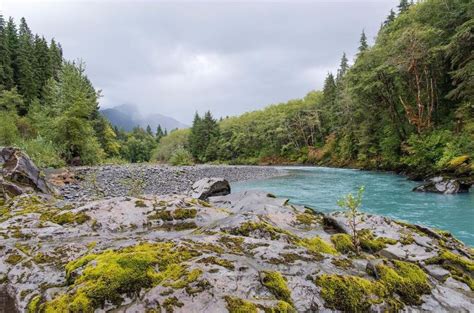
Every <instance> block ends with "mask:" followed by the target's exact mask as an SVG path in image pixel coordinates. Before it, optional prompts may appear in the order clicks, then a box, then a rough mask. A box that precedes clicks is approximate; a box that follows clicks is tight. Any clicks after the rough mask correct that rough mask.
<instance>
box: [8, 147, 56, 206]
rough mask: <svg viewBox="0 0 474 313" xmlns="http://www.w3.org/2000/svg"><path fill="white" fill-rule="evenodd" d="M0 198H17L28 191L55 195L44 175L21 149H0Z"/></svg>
mask: <svg viewBox="0 0 474 313" xmlns="http://www.w3.org/2000/svg"><path fill="white" fill-rule="evenodd" d="M0 166H1V168H0V197H1V196H3V197H4V198H8V197H12V196H17V195H19V194H22V193H25V192H27V191H30V190H32V191H36V192H40V193H44V194H55V193H56V191H55V189H54V188H53V187H52V186H51V185H50V184H48V182H47V181H46V179H45V177H44V175H43V174H42V173H41V171H40V170H39V169H38V168H37V167H36V165H35V164H34V163H33V161H31V159H30V158H29V157H28V156H27V155H26V154H25V153H23V152H22V151H21V150H20V149H17V148H12V147H3V148H0Z"/></svg>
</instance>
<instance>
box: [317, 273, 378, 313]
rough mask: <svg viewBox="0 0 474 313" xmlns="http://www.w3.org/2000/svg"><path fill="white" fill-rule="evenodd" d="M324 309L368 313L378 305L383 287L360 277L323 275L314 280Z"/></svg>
mask: <svg viewBox="0 0 474 313" xmlns="http://www.w3.org/2000/svg"><path fill="white" fill-rule="evenodd" d="M315 282H316V284H317V285H318V286H319V287H321V296H322V297H323V299H324V301H325V302H326V307H328V308H330V309H337V310H341V311H345V312H368V311H369V309H370V307H371V305H372V304H373V303H380V302H382V301H383V300H382V299H383V297H384V296H385V294H386V289H385V287H384V286H383V285H382V284H380V283H378V282H373V281H370V280H367V279H364V278H361V277H356V276H342V275H336V274H332V275H329V274H324V275H321V276H318V277H317V278H316V281H315Z"/></svg>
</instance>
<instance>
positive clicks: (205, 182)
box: [191, 177, 230, 200]
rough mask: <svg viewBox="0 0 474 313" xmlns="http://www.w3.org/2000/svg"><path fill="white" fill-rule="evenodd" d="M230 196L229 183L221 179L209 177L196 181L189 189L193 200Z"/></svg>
mask: <svg viewBox="0 0 474 313" xmlns="http://www.w3.org/2000/svg"><path fill="white" fill-rule="evenodd" d="M228 194H230V185H229V182H228V181H227V180H225V179H223V178H217V177H210V178H203V179H201V180H198V181H197V182H195V183H194V184H193V186H192V187H191V196H192V197H193V198H195V199H201V200H207V199H208V198H209V197H213V196H214V197H215V196H225V195H228Z"/></svg>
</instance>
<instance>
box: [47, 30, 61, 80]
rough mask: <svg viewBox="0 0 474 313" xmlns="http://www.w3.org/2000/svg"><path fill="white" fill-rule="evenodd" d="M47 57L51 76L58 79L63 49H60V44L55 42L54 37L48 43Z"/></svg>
mask: <svg viewBox="0 0 474 313" xmlns="http://www.w3.org/2000/svg"><path fill="white" fill-rule="evenodd" d="M49 59H50V64H51V72H52V74H53V77H54V78H55V79H56V80H58V79H59V77H58V75H59V71H60V70H61V66H62V63H63V51H62V49H61V45H59V44H57V43H56V41H55V40H54V39H51V43H50V45H49Z"/></svg>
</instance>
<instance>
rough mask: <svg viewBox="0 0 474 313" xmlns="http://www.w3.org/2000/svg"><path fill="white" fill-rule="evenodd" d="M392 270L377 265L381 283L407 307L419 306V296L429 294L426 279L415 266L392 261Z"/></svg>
mask: <svg viewBox="0 0 474 313" xmlns="http://www.w3.org/2000/svg"><path fill="white" fill-rule="evenodd" d="M394 265H395V267H394V268H391V267H389V266H387V265H383V264H379V265H378V266H377V271H378V273H379V276H380V279H381V281H382V282H383V283H384V285H385V286H386V287H387V289H388V290H389V291H390V292H395V293H397V294H398V295H400V298H401V299H402V301H403V302H404V303H406V304H409V305H419V304H421V296H422V295H423V294H427V293H430V291H431V287H430V285H429V284H428V277H427V276H426V274H425V272H423V270H422V269H421V268H420V267H419V266H418V265H416V264H412V263H408V262H403V261H394Z"/></svg>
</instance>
